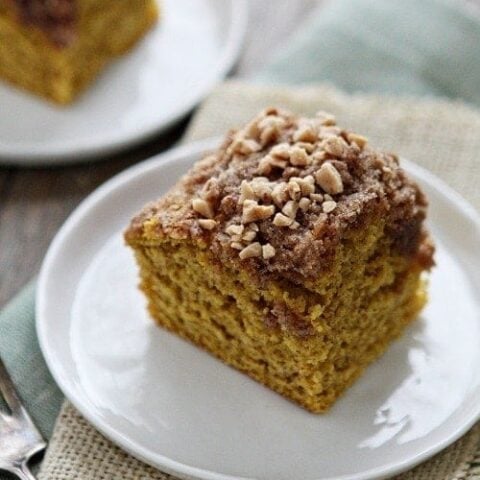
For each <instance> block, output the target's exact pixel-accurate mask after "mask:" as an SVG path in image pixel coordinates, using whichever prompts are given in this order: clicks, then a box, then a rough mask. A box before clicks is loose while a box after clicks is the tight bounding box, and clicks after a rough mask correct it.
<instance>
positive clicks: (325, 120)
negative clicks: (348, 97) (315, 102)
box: [315, 110, 337, 126]
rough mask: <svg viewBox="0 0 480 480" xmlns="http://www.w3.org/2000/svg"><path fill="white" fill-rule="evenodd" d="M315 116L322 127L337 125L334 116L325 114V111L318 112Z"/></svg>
mask: <svg viewBox="0 0 480 480" xmlns="http://www.w3.org/2000/svg"><path fill="white" fill-rule="evenodd" d="M315 116H316V117H317V118H318V120H319V121H320V124H321V125H325V126H327V125H336V123H337V122H336V120H335V117H334V116H333V115H332V114H330V113H328V112H324V111H323V110H320V111H318V112H317V113H316V115H315Z"/></svg>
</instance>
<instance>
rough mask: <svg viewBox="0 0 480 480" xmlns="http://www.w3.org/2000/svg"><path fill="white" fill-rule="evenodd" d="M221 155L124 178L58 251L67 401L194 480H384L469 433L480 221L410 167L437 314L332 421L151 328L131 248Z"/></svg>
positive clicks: (167, 163)
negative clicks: (153, 218) (199, 166)
mask: <svg viewBox="0 0 480 480" xmlns="http://www.w3.org/2000/svg"><path fill="white" fill-rule="evenodd" d="M212 145H213V144H212V143H201V144H193V145H191V146H187V147H183V148H180V149H176V150H172V151H170V152H169V153H167V154H165V155H163V156H160V157H157V158H154V159H152V160H150V161H147V162H145V163H142V164H140V165H138V166H136V167H134V168H131V169H129V170H127V171H125V172H123V173H122V174H120V175H118V176H117V177H115V178H114V179H112V180H110V181H109V182H108V183H106V184H105V185H103V186H102V187H101V188H99V189H98V190H97V191H96V192H95V193H94V194H92V195H91V196H90V197H89V198H88V199H87V200H85V201H84V202H83V204H82V205H81V206H80V207H79V208H78V209H77V210H76V211H75V213H74V214H73V215H72V216H71V217H70V218H69V220H68V221H67V222H66V223H65V225H64V226H63V228H62V229H61V231H60V232H59V233H58V235H57V237H56V239H55V240H54V242H53V243H52V245H51V247H50V250H49V252H48V254H47V256H46V259H45V262H44V264H43V267H42V271H41V275H40V280H39V285H38V296H37V327H38V334H39V339H40V344H41V347H42V350H43V353H44V355H45V358H46V360H47V362H48V365H49V367H50V369H51V371H52V373H53V375H54V377H55V379H56V381H57V382H58V384H59V386H60V388H61V389H62V390H63V391H64V393H65V395H66V396H67V397H68V398H69V399H70V400H71V401H72V402H73V404H74V405H75V406H76V407H77V408H78V409H79V410H80V412H82V414H83V415H84V416H85V417H86V418H87V419H88V420H89V421H90V422H91V423H92V424H93V425H95V426H96V427H97V428H98V429H99V430H100V431H101V432H103V433H104V434H105V435H106V436H107V437H109V438H110V439H112V440H113V441H114V442H115V443H117V444H118V445H120V446H121V447H122V448H124V449H125V450H127V451H129V452H130V453H132V454H133V455H135V456H137V457H138V458H140V459H142V460H144V461H146V462H148V463H150V464H152V465H154V466H156V467H158V468H159V469H162V470H164V471H167V472H172V473H176V474H177V475H178V476H181V477H185V478H187V477H188V478H195V479H196V478H201V479H209V480H213V479H239V478H242V479H244V478H249V479H258V480H287V479H289V480H291V479H292V478H301V479H302V480H319V479H327V478H328V479H337V480H340V479H342V480H346V479H351V480H353V479H355V480H361V479H371V478H381V477H384V476H387V475H390V474H394V473H397V472H400V471H403V470H405V469H407V468H410V467H412V466H413V465H415V464H417V463H419V462H421V461H422V460H425V459H426V458H428V457H430V456H431V455H433V454H434V453H436V452H438V451H439V450H441V449H442V448H444V447H445V446H447V445H448V444H449V443H451V442H453V441H454V440H455V439H456V438H458V437H459V436H460V435H461V434H462V433H464V432H465V431H466V430H467V429H468V428H469V427H470V426H471V425H472V424H473V423H474V421H475V420H476V419H477V418H478V417H479V413H480V348H479V347H480V306H479V302H480V299H479V296H478V291H479V290H480V257H479V255H478V246H479V245H480V220H479V217H478V216H477V214H476V213H475V212H474V210H473V209H472V208H471V207H470V206H469V205H468V204H467V203H466V202H465V201H464V200H462V199H461V198H460V197H459V196H458V195H457V194H455V193H454V192H452V191H451V190H450V189H449V188H448V187H447V186H445V185H444V184H443V183H442V182H441V181H439V180H438V179H437V178H435V177H434V176H432V175H431V174H429V173H428V172H426V171H424V170H422V169H421V168H419V167H417V166H415V165H412V164H410V163H407V162H404V165H405V166H406V168H407V170H408V171H409V172H410V173H411V175H412V176H413V177H414V178H416V179H417V180H418V181H419V182H420V184H421V185H422V187H423V188H424V190H425V191H426V193H427V194H428V197H429V198H430V202H431V208H430V217H429V218H430V227H431V229H432V231H433V235H434V237H435V240H436V243H437V248H438V253H437V256H436V259H437V262H438V266H437V267H436V268H435V270H434V272H433V274H432V276H431V285H430V297H431V300H430V303H429V304H428V307H427V308H426V310H425V311H424V312H423V314H422V316H421V318H420V319H419V320H418V321H417V322H416V323H415V324H414V325H413V326H412V327H411V328H410V329H409V330H408V331H407V332H406V334H405V335H404V336H403V337H402V338H401V339H400V340H399V341H397V342H395V344H394V345H393V346H392V347H391V348H390V349H389V351H388V352H387V354H386V355H385V356H384V357H382V358H381V359H380V360H379V361H378V362H376V363H375V364H374V365H372V366H371V367H370V368H369V369H368V371H367V372H366V373H365V375H364V376H363V377H362V378H361V379H360V380H359V381H358V382H357V383H356V384H355V385H354V386H353V387H352V388H351V389H349V390H348V391H347V392H346V394H345V395H344V396H343V397H342V398H341V399H340V400H339V401H338V403H337V404H336V405H335V406H334V407H333V409H332V410H331V411H330V412H329V413H327V414H325V415H313V414H310V413H307V412H306V411H305V410H303V409H301V408H299V407H297V406H295V405H294V404H292V403H290V402H288V401H287V400H284V399H283V398H282V397H280V396H279V395H277V394H275V393H273V392H272V391H270V390H268V389H267V388H265V387H263V386H261V385H259V384H258V383H256V382H254V381H252V380H250V379H249V378H247V377H246V376H244V375H242V374H240V373H238V372H236V371H234V370H233V369H230V368H229V367H227V366H225V365H223V364H222V363H221V362H219V361H217V360H215V359H214V358H212V357H210V356H209V355H208V354H206V353H205V352H203V351H201V350H199V349H197V348H195V347H194V346H192V345H190V344H188V343H186V342H184V341H182V340H180V339H178V338H176V337H175V336H173V335H171V334H169V333H167V332H165V331H163V330H161V329H159V328H157V327H156V326H154V324H153V322H152V321H151V320H150V319H149V318H148V316H147V314H146V312H145V308H144V307H145V301H144V299H143V297H142V295H141V294H140V293H139V292H138V291H137V289H136V284H137V272H136V267H135V265H134V262H133V259H132V254H131V252H130V251H129V250H128V249H127V248H126V247H125V246H124V245H123V242H122V239H121V235H120V233H119V232H120V231H121V230H123V229H124V228H125V227H126V225H127V224H128V222H129V220H130V218H131V216H132V215H133V214H134V213H136V212H137V211H138V210H139V208H140V207H141V206H142V205H143V204H144V203H145V202H147V201H150V200H152V199H155V198H156V197H158V196H159V195H161V194H162V193H163V192H165V191H166V189H167V188H169V187H170V186H171V185H172V184H173V183H174V182H175V181H176V179H177V178H178V177H179V175H181V174H182V173H184V172H185V171H186V170H187V168H188V167H190V165H191V164H192V163H193V162H194V161H195V160H196V159H198V158H199V156H200V154H201V153H202V152H204V151H205V150H206V149H207V148H210V147H211V146H212Z"/></svg>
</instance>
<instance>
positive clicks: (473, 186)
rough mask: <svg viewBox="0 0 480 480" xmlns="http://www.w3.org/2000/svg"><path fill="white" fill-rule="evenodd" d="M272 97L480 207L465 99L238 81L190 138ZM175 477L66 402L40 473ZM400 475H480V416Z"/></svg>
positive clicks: (477, 146) (97, 478)
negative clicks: (359, 136)
mask: <svg viewBox="0 0 480 480" xmlns="http://www.w3.org/2000/svg"><path fill="white" fill-rule="evenodd" d="M268 105H281V106H285V107H288V108H290V109H292V110H294V111H297V112H301V113H306V114H313V113H314V112H315V111H317V110H319V109H322V110H328V111H331V112H332V113H334V114H336V115H337V117H338V120H339V123H340V124H341V125H345V126H347V127H349V128H352V129H353V130H357V131H359V132H361V133H364V134H366V135H367V136H368V137H369V138H370V140H371V143H373V144H375V145H378V146H380V147H384V148H386V149H389V150H392V151H396V152H397V153H399V154H400V155H402V156H404V157H407V158H409V159H411V160H413V161H415V162H417V163H418V164H420V165H423V166H425V167H427V168H428V169H429V170H431V171H432V172H434V173H435V174H436V175H438V176H439V177H441V178H443V179H444V180H445V181H446V182H447V183H449V184H450V185H451V186H452V187H454V188H455V189H456V190H457V191H459V192H460V193H461V194H462V195H463V196H464V197H466V198H467V199H468V200H470V202H472V203H473V204H474V205H475V207H476V208H477V209H480V188H479V185H480V168H479V167H480V158H479V157H480V112H478V111H475V110H473V109H471V108H469V107H467V106H465V105H463V104H460V103H453V102H447V101H445V102H443V101H433V100H426V101H425V100H422V101H419V100H416V99H412V98H407V99H405V98H392V97H379V96H371V95H368V96H366V95H356V96H348V95H345V94H343V93H341V92H339V91H337V90H334V89H332V88H330V87H325V86H320V87H307V88H288V89H287V88H282V87H259V86H251V85H246V84H241V83H234V82H232V83H227V84H225V85H224V86H222V87H220V88H219V89H218V90H217V91H216V92H215V93H214V94H213V95H212V96H211V97H210V98H209V99H208V100H207V101H206V102H205V104H204V105H203V107H201V108H200V110H199V112H198V113H197V115H196V116H195V118H194V120H193V122H192V124H191V127H190V129H189V131H188V132H187V135H186V140H193V139H200V138H205V137H209V136H213V135H218V134H221V133H223V132H225V130H226V129H227V128H229V127H231V126H235V125H239V124H241V123H242V122H243V121H245V120H246V119H248V118H249V117H251V116H252V115H253V114H254V113H256V112H257V111H258V110H259V109H260V108H262V107H265V106H268ZM172 478H173V477H171V476H169V475H166V474H164V473H161V472H158V471H156V470H155V469H153V468H151V467H149V466H146V465H145V464H143V463H141V462H139V461H138V460H136V459H134V458H133V457H131V456H129V455H127V454H126V453H124V452H123V451H121V450H120V449H119V448H117V447H115V446H114V445H113V444H112V443H111V442H109V441H108V440H107V439H105V438H104V437H103V436H102V435H100V434H99V433H98V432H97V431H96V430H95V429H94V428H93V427H91V426H90V425H89V424H88V423H87V422H86V421H85V420H84V419H83V418H82V417H81V416H80V415H79V414H78V413H77V412H76V411H75V409H74V408H73V407H72V406H71V405H70V404H69V403H68V402H65V404H64V406H63V408H62V412H61V414H60V416H59V418H58V420H57V424H56V427H55V431H54V434H53V437H52V440H51V442H50V447H49V449H48V452H47V454H46V456H45V459H44V462H43V465H42V469H41V472H40V474H39V479H40V480H70V479H72V480H73V479H76V480H111V479H123V480H150V479H155V480H165V479H172ZM397 478H398V479H399V480H400V479H401V480H473V479H477V480H480V424H477V426H475V427H474V428H473V429H472V430H471V431H470V432H469V433H468V434H466V435H465V436H464V437H463V438H461V439H460V440H459V441H457V442H456V443H455V444H453V445H452V446H450V447H449V448H447V449H446V450H445V451H443V452H442V453H440V454H439V455H437V456H435V457H434V458H432V459H431V460H429V461H428V462H426V463H424V464H422V465H420V466H418V467H417V468H415V469H414V470H412V471H410V472H407V473H405V474H403V475H400V476H399V477H397ZM292 480H297V479H292Z"/></svg>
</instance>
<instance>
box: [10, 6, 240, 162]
mask: <svg viewBox="0 0 480 480" xmlns="http://www.w3.org/2000/svg"><path fill="white" fill-rule="evenodd" d="M160 3H161V19H160V21H159V23H158V24H157V25H156V26H155V27H154V28H153V30H152V31H150V32H149V33H148V34H147V36H146V38H145V39H143V40H142V41H141V42H140V43H139V44H138V45H137V46H136V47H135V48H134V50H132V52H131V53H129V54H128V55H125V56H123V57H121V58H119V59H117V60H116V61H114V62H113V63H112V64H111V65H109V66H108V67H107V69H106V70H105V71H104V72H103V73H102V75H101V76H100V77H99V78H98V80H97V81H96V82H95V83H94V84H93V85H92V86H91V87H90V88H89V89H88V91H87V92H85V94H84V95H83V96H82V97H81V98H80V99H79V100H78V101H77V102H76V103H74V104H73V105H71V106H67V107H57V106H54V105H53V104H50V103H48V102H46V101H44V100H41V99H38V98H37V97H35V96H33V95H30V94H29V93H25V92H23V91H21V90H17V89H15V88H14V87H11V86H9V85H7V84H5V83H3V82H0V163H8V164H17V165H40V164H58V163H70V162H78V161H79V160H82V159H85V158H92V157H97V158H99V156H101V155H103V156H104V155H105V154H108V153H113V152H116V151H118V150H121V149H123V148H125V147H128V146H131V145H133V144H135V143H138V142H140V141H142V140H145V139H147V138H148V137H151V136H152V135H154V134H155V133H158V132H160V131H162V130H164V129H165V128H167V127H169V126H171V125H172V124H173V123H174V122H176V121H177V120H179V119H180V118H181V117H183V116H184V115H186V114H187V113H188V112H189V111H190V110H191V109H192V108H193V107H194V106H195V105H196V104H197V103H198V102H199V101H200V100H201V99H202V98H203V97H204V96H205V95H207V94H208V93H209V91H210V90H211V89H212V88H213V87H214V85H215V83H217V82H218V81H219V80H220V79H221V78H222V77H223V76H225V75H226V74H227V72H228V71H229V70H230V69H231V67H232V66H233V64H234V62H235V60H236V59H237V57H238V54H239V52H240V47H241V45H242V40H243V36H244V33H245V28H246V21H247V4H246V0H160Z"/></svg>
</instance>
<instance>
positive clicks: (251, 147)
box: [236, 138, 262, 155]
mask: <svg viewBox="0 0 480 480" xmlns="http://www.w3.org/2000/svg"><path fill="white" fill-rule="evenodd" d="M261 149H262V147H261V145H260V144H259V143H258V142H256V141H255V140H252V139H251V138H245V139H240V140H239V143H238V146H237V148H236V151H237V152H238V153H241V154H243V155H250V153H253V152H258V151H259V150H261Z"/></svg>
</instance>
